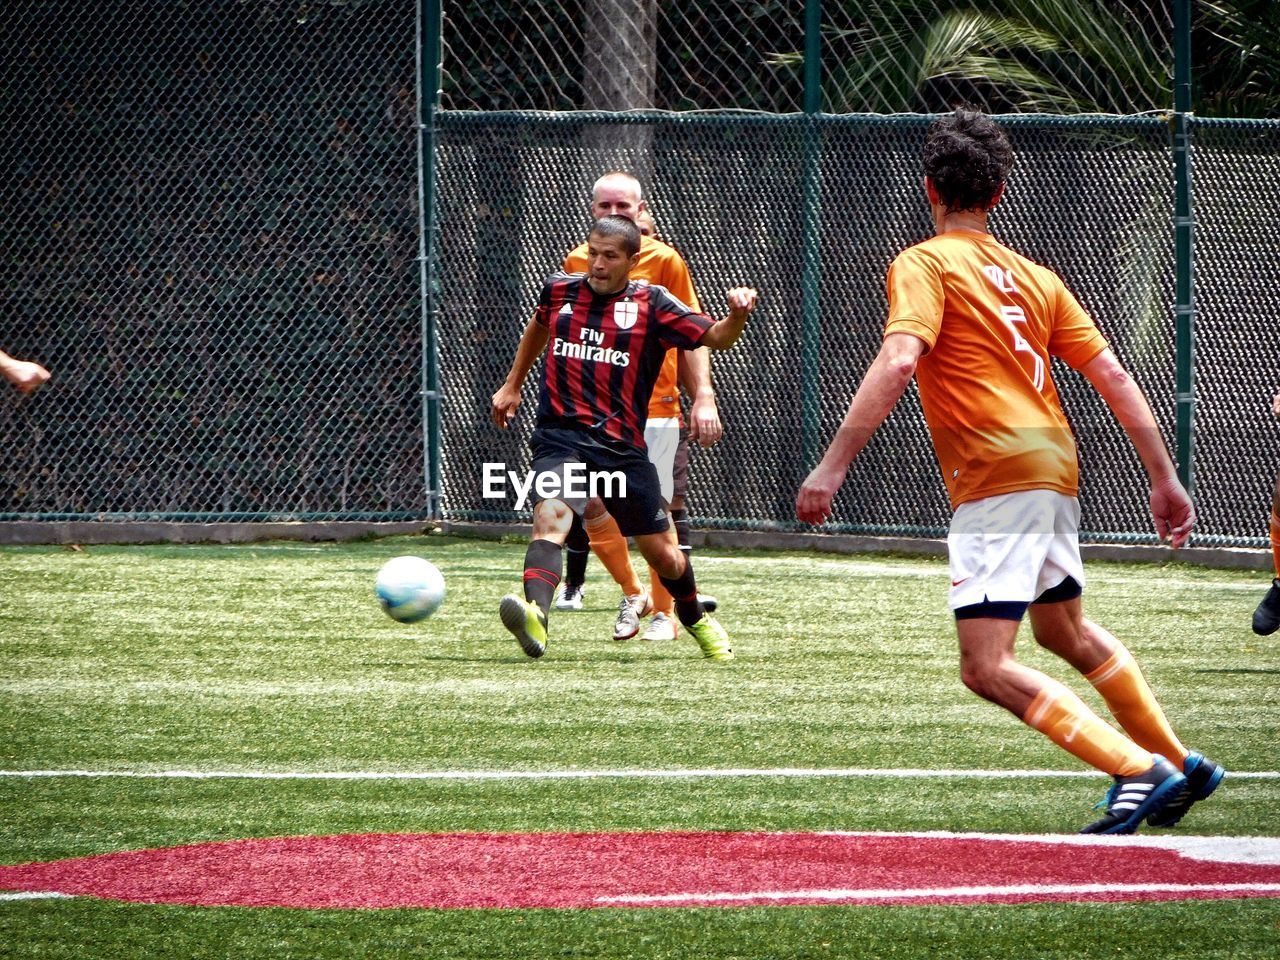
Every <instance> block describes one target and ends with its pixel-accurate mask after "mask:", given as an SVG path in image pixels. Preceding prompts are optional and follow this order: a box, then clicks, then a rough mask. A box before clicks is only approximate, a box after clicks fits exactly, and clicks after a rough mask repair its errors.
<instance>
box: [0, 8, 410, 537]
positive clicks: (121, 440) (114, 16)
mask: <svg viewBox="0 0 1280 960" xmlns="http://www.w3.org/2000/svg"><path fill="white" fill-rule="evenodd" d="M0 17H2V18H3V24H4V37H3V43H2V44H0V50H2V51H3V52H2V53H0V56H2V57H3V59H4V67H3V81H2V86H0V111H2V112H3V117H4V120H5V122H4V124H3V125H2V128H0V144H3V146H2V148H0V152H2V153H3V156H4V158H5V162H4V165H3V169H2V170H0V202H2V203H3V206H4V211H5V229H4V231H3V238H2V239H0V249H2V250H3V263H4V270H3V273H2V274H0V277H2V279H0V282H2V283H3V291H4V306H3V315H2V316H0V349H4V350H5V351H7V352H9V353H11V354H13V355H15V356H20V357H26V358H34V359H38V360H40V361H42V362H43V363H44V364H45V365H46V366H47V367H48V368H49V369H50V370H51V371H52V372H53V380H52V382H51V383H50V384H49V385H48V386H47V387H46V388H44V389H43V390H41V391H40V392H39V393H38V394H36V395H34V396H32V397H30V398H25V399H17V398H16V397H11V396H8V395H7V394H8V393H9V392H10V391H8V390H7V389H6V391H5V393H6V395H5V396H4V397H3V398H2V401H0V438H2V439H0V446H3V449H4V453H3V455H2V456H0V515H3V516H5V517H7V518H10V519H13V518H17V517H29V516H36V517H38V518H42V519H43V518H52V517H96V516H100V515H115V514H121V515H126V516H129V517H140V516H148V515H161V516H164V517H166V518H182V517H202V518H203V517H207V518H216V517H234V518H237V519H245V518H252V517H273V516H289V517H299V516H334V517H338V516H340V517H344V518H345V517H377V518H388V519H391V518H396V517H400V516H404V515H412V516H420V515H421V514H422V511H423V505H424V500H425V498H424V492H423V491H424V482H423V471H422V463H423V440H422V437H423V434H422V426H421V423H422V413H421V396H420V389H421V384H420V375H419V369H420V366H421V357H422V343H421V332H420V323H421V309H420V293H419V290H420V281H419V269H418V260H417V257H418V211H417V147H418V140H417V112H416V111H417V97H416V76H415V72H416V68H415V40H416V37H417V31H416V25H415V11H414V9H413V5H412V4H402V3H391V2H376V3H375V2H356V0H352V2H321V3H278V2H266V0H205V2H199V3H197V2H164V3H158V2H154V0H150V2H144V0H121V2H112V3H106V2H102V3H85V2H80V0H16V2H13V3H9V4H6V5H5V9H4V11H3V13H2V14H0Z"/></svg>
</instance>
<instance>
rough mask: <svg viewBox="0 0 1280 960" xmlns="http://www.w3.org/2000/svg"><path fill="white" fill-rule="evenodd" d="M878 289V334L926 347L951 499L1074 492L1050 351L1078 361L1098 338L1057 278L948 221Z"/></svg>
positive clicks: (931, 416)
mask: <svg viewBox="0 0 1280 960" xmlns="http://www.w3.org/2000/svg"><path fill="white" fill-rule="evenodd" d="M887 286H888V295H889V319H888V322H887V323H886V324H885V335H886V336H887V335H888V334H890V333H908V334H912V335H913V336H916V337H919V338H920V339H921V340H923V341H924V342H925V343H926V344H927V346H928V352H927V353H926V354H925V355H924V356H923V357H921V358H920V362H919V364H918V365H917V367H916V383H917V384H918V385H919V388H920V403H921V406H922V407H923V408H924V416H925V421H926V422H927V423H928V425H929V433H930V435H931V436H932V438H933V446H934V451H935V453H936V454H937V457H938V464H939V466H940V467H941V468H942V477H943V480H944V481H945V482H946V485H947V493H948V495H949V497H950V499H951V505H952V507H953V508H954V507H957V506H959V505H960V504H962V503H965V502H967V501H970V500H979V499H981V498H983V497H991V496H996V495H999V494H1003V493H1013V492H1015V491H1019V490H1037V489H1048V490H1056V491H1058V492H1059V493H1063V494H1066V495H1068V496H1076V494H1077V493H1078V491H1079V483H1080V476H1079V466H1078V462H1077V460H1076V445H1075V438H1074V437H1073V436H1072V434H1071V428H1070V426H1069V425H1068V424H1067V418H1066V415H1065V414H1064V413H1063V412H1062V403H1061V401H1060V399H1059V397H1058V391H1057V389H1056V388H1055V386H1054V384H1053V378H1052V377H1051V376H1050V373H1049V358H1050V357H1058V358H1060V359H1062V360H1063V361H1065V362H1066V363H1067V364H1068V365H1070V366H1071V367H1073V368H1079V367H1081V366H1083V365H1085V364H1086V363H1088V362H1089V361H1090V360H1092V359H1093V358H1094V357H1096V356H1097V355H1098V354H1099V353H1101V352H1102V351H1103V350H1104V349H1106V347H1107V341H1106V339H1105V338H1104V337H1103V336H1102V334H1101V332H1099V330H1098V328H1097V326H1095V325H1094V322H1093V320H1092V319H1091V318H1090V317H1089V315H1088V314H1087V313H1086V312H1085V311H1084V309H1083V308H1082V307H1081V306H1080V304H1079V303H1078V302H1077V301H1076V299H1075V297H1073V296H1072V295H1071V293H1070V291H1068V290H1067V288H1066V286H1065V284H1063V282H1062V280H1061V278H1059V277H1058V275H1057V274H1056V273H1054V272H1053V271H1052V270H1049V269H1046V268H1045V267H1042V266H1040V265H1039V264H1037V263H1033V262H1032V261H1030V260H1028V259H1026V258H1025V257H1023V256H1021V255H1019V254H1018V253H1015V252H1014V251H1013V250H1010V249H1009V248H1008V247H1006V246H1004V245H1003V244H1001V243H1000V242H999V241H997V240H996V239H995V238H994V237H992V236H991V235H990V234H986V233H979V232H977V231H970V230H954V231H948V232H947V233H944V234H941V235H939V236H936V237H933V238H931V239H929V240H926V241H924V242H923V243H919V244H916V245H915V246H913V247H909V248H907V249H906V250H904V251H903V252H902V253H901V254H899V255H898V257H897V259H895V260H894V262H893V265H892V266H891V267H890V268H889V277H888V281H887Z"/></svg>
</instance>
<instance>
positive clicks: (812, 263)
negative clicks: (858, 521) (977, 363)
mask: <svg viewBox="0 0 1280 960" xmlns="http://www.w3.org/2000/svg"><path fill="white" fill-rule="evenodd" d="M804 14H805V16H804V112H805V118H806V122H805V126H804V168H803V177H804V183H803V185H802V196H803V209H802V210H801V229H802V231H803V235H804V239H803V255H802V259H801V311H802V315H801V330H800V363H801V370H802V371H803V373H802V379H801V388H800V389H801V393H800V449H801V456H802V458H803V461H804V469H805V470H806V471H808V470H809V469H811V468H812V467H813V466H814V464H815V463H817V460H818V449H819V443H820V436H821V430H822V403H821V386H820V384H819V382H818V369H819V358H820V357H821V355H822V354H821V347H822V333H821V315H820V312H821V308H822V303H821V282H822V264H821V261H820V259H819V257H820V254H821V245H820V229H821V225H822V191H821V177H822V169H821V168H822V134H821V131H820V129H819V127H818V114H819V113H820V112H821V111H822V69H821V67H822V64H821V56H822V37H821V30H822V0H805V10H804Z"/></svg>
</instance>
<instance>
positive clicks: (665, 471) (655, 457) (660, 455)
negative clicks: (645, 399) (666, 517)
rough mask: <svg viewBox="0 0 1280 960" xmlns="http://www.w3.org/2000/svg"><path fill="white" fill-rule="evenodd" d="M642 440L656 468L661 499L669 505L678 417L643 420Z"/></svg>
mask: <svg viewBox="0 0 1280 960" xmlns="http://www.w3.org/2000/svg"><path fill="white" fill-rule="evenodd" d="M644 442H645V446H647V447H648V448H649V462H650V463H652V464H653V465H654V466H655V467H657V468H658V484H659V486H660V487H661V488H662V499H663V500H665V501H666V503H667V505H668V506H670V505H671V498H672V496H674V495H675V492H676V479H675V477H676V474H675V466H676V448H677V447H679V446H680V418H679V417H650V418H649V419H648V420H646V421H645V422H644Z"/></svg>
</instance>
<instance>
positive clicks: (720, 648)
mask: <svg viewBox="0 0 1280 960" xmlns="http://www.w3.org/2000/svg"><path fill="white" fill-rule="evenodd" d="M685 629H686V630H688V631H689V632H690V633H692V634H693V639H695V640H697V641H698V646H699V647H700V648H701V649H702V655H703V656H704V657H706V658H707V659H708V660H732V659H733V647H731V646H729V634H727V633H725V631H724V627H722V626H720V624H718V623H716V621H715V618H714V617H712V616H711V614H709V613H708V614H704V615H703V617H702V619H701V620H699V621H698V622H697V623H695V624H694V625H693V626H692V627H685Z"/></svg>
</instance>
